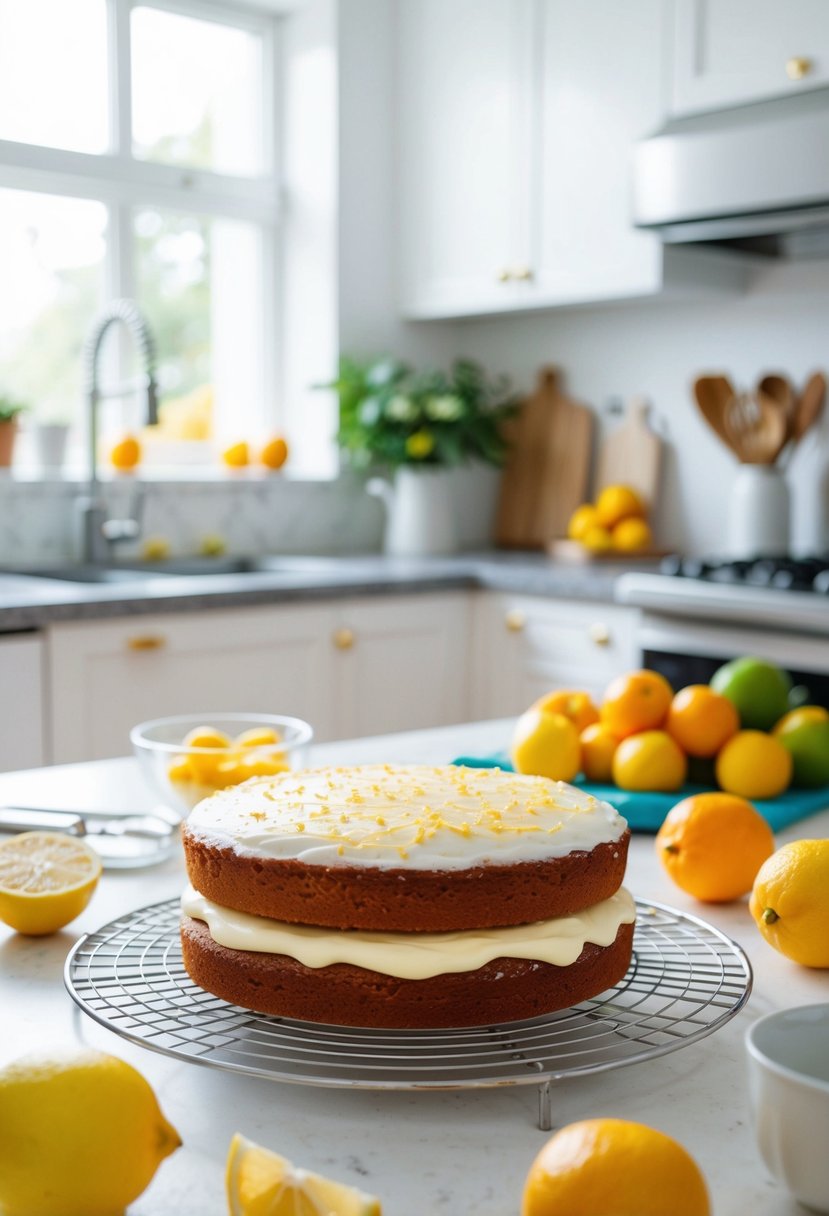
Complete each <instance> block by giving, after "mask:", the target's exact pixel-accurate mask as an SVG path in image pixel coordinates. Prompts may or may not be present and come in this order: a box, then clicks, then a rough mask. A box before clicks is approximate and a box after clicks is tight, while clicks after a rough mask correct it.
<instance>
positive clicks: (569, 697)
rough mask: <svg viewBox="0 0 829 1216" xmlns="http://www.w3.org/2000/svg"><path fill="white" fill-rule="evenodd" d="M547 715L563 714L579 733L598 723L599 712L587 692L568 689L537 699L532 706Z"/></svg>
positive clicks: (549, 693)
mask: <svg viewBox="0 0 829 1216" xmlns="http://www.w3.org/2000/svg"><path fill="white" fill-rule="evenodd" d="M533 708H534V709H541V710H543V711H544V712H545V713H548V714H564V716H565V718H569V719H570V721H571V722H572V723H573V725H574V726H575V728H576V730H577V731H579V733H581V731H583V730H584V729H585V727H587V726H590V725H591V724H592V723H593V722H598V720H599V711H598V710H597V709H596V706H595V705H594V704H593V700H592V698H591V696H590V693H589V692H578V691H575V690H573V689H570V688H560V689H556V690H555V691H554V692H548V693H547V695H546V696H544V697H539V699H538V700H537V701H536V703H535V705H534V706H533Z"/></svg>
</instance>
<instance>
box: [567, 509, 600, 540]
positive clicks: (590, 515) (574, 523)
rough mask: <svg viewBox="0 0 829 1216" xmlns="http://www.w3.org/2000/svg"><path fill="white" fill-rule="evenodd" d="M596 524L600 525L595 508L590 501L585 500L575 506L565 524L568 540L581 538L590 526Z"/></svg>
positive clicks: (595, 525)
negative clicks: (568, 520)
mask: <svg viewBox="0 0 829 1216" xmlns="http://www.w3.org/2000/svg"><path fill="white" fill-rule="evenodd" d="M598 526H600V525H599V516H598V512H597V511H596V508H595V507H594V506H592V504H591V503H589V502H585V503H582V505H581V506H580V507H576V509H575V511H574V512H573V514H572V515H571V516H570V522H569V523H568V525H567V535H568V536H569V537H570V540H583V539H584V535H585V533H586V532H588V531H589V530H590V528H595V527H598Z"/></svg>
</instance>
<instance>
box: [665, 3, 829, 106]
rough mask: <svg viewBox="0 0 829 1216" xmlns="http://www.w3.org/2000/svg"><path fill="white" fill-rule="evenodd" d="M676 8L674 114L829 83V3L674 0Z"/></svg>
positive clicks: (730, 104)
mask: <svg viewBox="0 0 829 1216" xmlns="http://www.w3.org/2000/svg"><path fill="white" fill-rule="evenodd" d="M672 8H673V24H674V31H673V33H674V37H673V43H674V54H673V72H672V77H673V80H672V89H671V110H672V112H673V113H674V114H677V115H682V114H695V113H698V112H700V111H703V110H714V109H718V108H720V107H727V106H736V105H744V104H747V103H749V102H752V101H760V100H762V99H764V98H767V97H780V96H787V95H790V94H792V93H798V92H801V91H802V90H803V89H813V88H817V87H820V86H821V85H827V84H829V4H827V2H826V0H672Z"/></svg>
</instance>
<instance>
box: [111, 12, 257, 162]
mask: <svg viewBox="0 0 829 1216" xmlns="http://www.w3.org/2000/svg"><path fill="white" fill-rule="evenodd" d="M263 108H264V102H263V88H262V39H261V37H259V36H258V35H256V34H251V33H248V32H247V31H245V30H240V29H234V28H232V27H231V26H227V25H219V24H217V23H215V22H212V21H200V20H196V19H195V18H192V17H182V16H179V15H178V14H175V13H166V12H161V11H159V10H158V9H153V8H137V9H134V10H133V13H132V120H133V151H134V152H135V155H136V156H139V157H142V158H143V159H145V160H155V161H163V162H164V163H166V164H172V165H189V166H193V167H194V168H204V169H213V170H215V171H217V172H219V173H243V174H255V173H259V172H261V171H262V167H263V156H262V113H263Z"/></svg>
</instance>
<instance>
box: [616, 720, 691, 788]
mask: <svg viewBox="0 0 829 1216" xmlns="http://www.w3.org/2000/svg"><path fill="white" fill-rule="evenodd" d="M687 772H688V761H687V760H686V758H685V753H684V752H683V750H682V748H681V747H680V746H679V744H678V743H676V742H675V741H674V740H673V739H672V738H671V736H670V735H669V734H668V733H667V731H664V730H643V731H642V732H641V734H638V735H629V736H628V737H627V739H623V740H622V742H621V743H620V744H619V746H618V747H617V748H616V751H615V752H614V754H613V780H614V781H615V782H616V784H617V785H618V786H619V787H620V788H621V789H623V790H665V791H668V792H672V791H673V790H678V789H679V787H680V786H681V785H682V783H683V781H684V780H685V777H686V775H687Z"/></svg>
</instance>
